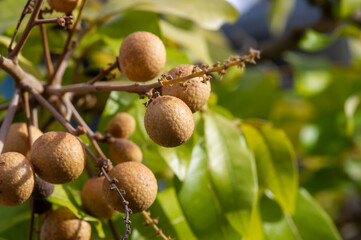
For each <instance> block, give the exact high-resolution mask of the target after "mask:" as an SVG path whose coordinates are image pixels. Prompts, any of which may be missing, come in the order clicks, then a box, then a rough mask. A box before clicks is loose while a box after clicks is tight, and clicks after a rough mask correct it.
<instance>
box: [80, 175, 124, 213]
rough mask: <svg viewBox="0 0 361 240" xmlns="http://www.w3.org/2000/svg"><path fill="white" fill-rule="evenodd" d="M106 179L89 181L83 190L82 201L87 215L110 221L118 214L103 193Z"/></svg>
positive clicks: (98, 178)
mask: <svg viewBox="0 0 361 240" xmlns="http://www.w3.org/2000/svg"><path fill="white" fill-rule="evenodd" d="M104 179H105V177H96V178H91V179H89V180H88V181H87V182H86V183H85V184H84V186H83V189H82V190H81V201H82V203H83V207H84V209H85V211H86V212H87V213H89V214H90V215H92V216H94V217H96V218H103V219H109V218H111V217H112V216H113V215H115V214H116V213H117V212H116V211H115V210H114V209H113V207H112V206H110V205H109V203H108V202H107V200H105V197H104V193H103V180H104Z"/></svg>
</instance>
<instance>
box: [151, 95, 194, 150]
mask: <svg viewBox="0 0 361 240" xmlns="http://www.w3.org/2000/svg"><path fill="white" fill-rule="evenodd" d="M144 125H145V129H146V130H147V133H148V135H149V137H150V138H151V139H152V140H153V141H154V142H155V143H157V144H159V145H161V146H163V147H176V146H179V145H181V144H183V143H185V142H186V141H188V139H189V138H190V137H191V136H192V134H193V130H194V119H193V115H192V111H191V110H190V109H189V107H188V106H187V104H185V103H184V102H183V101H182V100H180V99H179V98H176V97H173V96H161V97H157V98H156V99H155V100H153V101H152V102H151V103H150V104H149V106H148V108H147V110H146V112H145V116H144Z"/></svg>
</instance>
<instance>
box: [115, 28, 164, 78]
mask: <svg viewBox="0 0 361 240" xmlns="http://www.w3.org/2000/svg"><path fill="white" fill-rule="evenodd" d="M165 62H166V50H165V47H164V44H163V42H162V41H161V40H160V39H159V37H157V36H156V35H154V34H153V33H150V32H134V33H132V34H130V35H128V36H127V37H126V38H125V39H124V41H123V43H122V45H121V46H120V50H119V65H120V69H121V71H122V73H123V74H125V76H126V77H127V78H129V79H130V80H132V81H136V82H145V81H148V80H151V79H153V78H155V77H156V76H158V75H159V74H161V72H162V71H163V68H164V65H165Z"/></svg>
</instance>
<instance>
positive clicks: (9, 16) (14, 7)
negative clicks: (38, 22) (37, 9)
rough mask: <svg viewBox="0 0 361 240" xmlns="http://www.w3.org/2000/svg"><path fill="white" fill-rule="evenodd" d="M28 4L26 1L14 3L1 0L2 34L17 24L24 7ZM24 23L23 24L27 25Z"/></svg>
mask: <svg viewBox="0 0 361 240" xmlns="http://www.w3.org/2000/svg"><path fill="white" fill-rule="evenodd" d="M25 3H26V1H25V0H20V1H12V0H1V1H0V22H1V25H0V34H3V33H4V31H5V30H7V29H8V28H10V27H13V26H15V25H16V24H17V22H18V20H19V18H20V14H21V12H22V10H23V7H19V6H24V5H25ZM25 23H26V21H24V23H23V24H25Z"/></svg>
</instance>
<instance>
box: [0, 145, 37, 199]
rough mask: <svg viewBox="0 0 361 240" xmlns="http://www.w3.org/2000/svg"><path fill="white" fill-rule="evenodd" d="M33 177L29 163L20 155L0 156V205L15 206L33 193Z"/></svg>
mask: <svg viewBox="0 0 361 240" xmlns="http://www.w3.org/2000/svg"><path fill="white" fill-rule="evenodd" d="M34 184H35V176H34V170H33V167H32V166H31V164H30V161H29V160H28V159H27V158H26V157H25V156H24V155H22V154H21V153H17V152H7V153H3V154H0V204H1V205H4V206H17V205H20V204H22V203H24V202H25V201H26V200H28V199H29V198H30V196H31V193H32V192H33V189H34Z"/></svg>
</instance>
